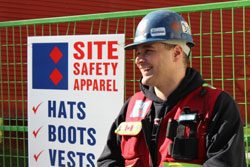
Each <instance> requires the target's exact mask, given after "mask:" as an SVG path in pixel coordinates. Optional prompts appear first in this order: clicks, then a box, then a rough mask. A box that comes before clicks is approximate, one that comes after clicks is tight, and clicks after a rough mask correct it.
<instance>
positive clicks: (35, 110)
mask: <svg viewBox="0 0 250 167" xmlns="http://www.w3.org/2000/svg"><path fill="white" fill-rule="evenodd" d="M41 104H42V102H41V103H40V104H38V105H37V106H36V107H35V106H33V108H32V110H33V112H34V113H35V114H36V112H37V110H38V108H39V107H40V105H41Z"/></svg>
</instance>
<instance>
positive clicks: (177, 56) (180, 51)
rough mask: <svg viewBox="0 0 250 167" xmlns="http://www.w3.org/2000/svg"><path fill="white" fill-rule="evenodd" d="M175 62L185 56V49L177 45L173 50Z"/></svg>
mask: <svg viewBox="0 0 250 167" xmlns="http://www.w3.org/2000/svg"><path fill="white" fill-rule="evenodd" d="M173 53H174V54H173V60H174V61H178V60H179V59H180V58H181V57H182V56H183V49H182V47H181V46H180V45H176V46H175V47H174V49H173Z"/></svg>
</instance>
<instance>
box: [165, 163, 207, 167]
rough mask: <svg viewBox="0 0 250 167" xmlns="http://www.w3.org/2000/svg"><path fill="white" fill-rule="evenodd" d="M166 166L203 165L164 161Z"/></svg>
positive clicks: (190, 166) (193, 166)
mask: <svg viewBox="0 0 250 167" xmlns="http://www.w3.org/2000/svg"><path fill="white" fill-rule="evenodd" d="M164 167H202V165H199V164H190V163H182V162H164Z"/></svg>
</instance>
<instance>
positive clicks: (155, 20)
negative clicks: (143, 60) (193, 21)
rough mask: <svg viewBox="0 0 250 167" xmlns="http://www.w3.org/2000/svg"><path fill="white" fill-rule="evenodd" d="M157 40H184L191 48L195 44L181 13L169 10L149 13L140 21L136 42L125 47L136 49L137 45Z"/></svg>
mask: <svg viewBox="0 0 250 167" xmlns="http://www.w3.org/2000/svg"><path fill="white" fill-rule="evenodd" d="M157 41H166V42H167V41H184V42H186V44H187V46H189V47H190V48H191V47H193V46H194V42H193V38H192V34H191V30H190V28H189V25H188V24H187V22H186V21H185V20H184V19H183V17H182V16H181V15H179V14H178V13H176V12H173V11H169V10H158V11H154V12H151V13H148V14H147V15H146V16H145V17H143V18H142V20H141V21H140V22H139V24H138V26H137V28H136V33H135V38H134V42H133V43H132V44H128V45H126V46H125V49H127V50H129V49H135V48H136V46H137V45H140V44H145V43H151V42H157Z"/></svg>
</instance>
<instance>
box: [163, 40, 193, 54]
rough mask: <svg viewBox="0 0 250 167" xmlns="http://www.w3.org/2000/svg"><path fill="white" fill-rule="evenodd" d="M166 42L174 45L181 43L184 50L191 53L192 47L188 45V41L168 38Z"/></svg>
mask: <svg viewBox="0 0 250 167" xmlns="http://www.w3.org/2000/svg"><path fill="white" fill-rule="evenodd" d="M163 42H164V43H167V44H172V45H179V46H181V48H182V50H183V51H184V53H185V54H186V55H187V56H188V55H189V53H190V47H188V46H187V44H186V41H181V40H167V41H163Z"/></svg>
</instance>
